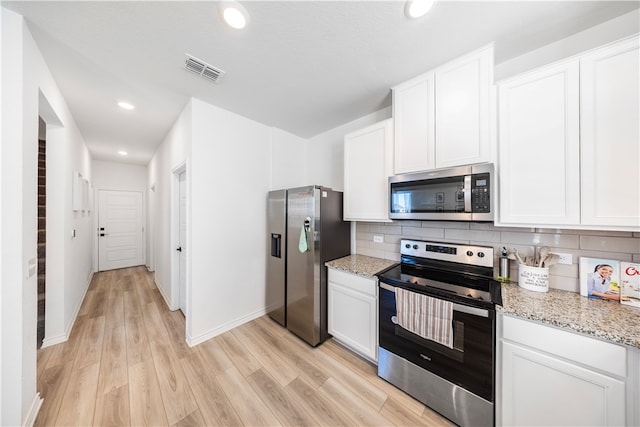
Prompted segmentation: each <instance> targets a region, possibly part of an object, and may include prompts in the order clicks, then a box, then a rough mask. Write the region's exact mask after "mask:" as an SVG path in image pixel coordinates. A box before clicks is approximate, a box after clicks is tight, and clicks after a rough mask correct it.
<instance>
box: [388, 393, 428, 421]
mask: <svg viewBox="0 0 640 427" xmlns="http://www.w3.org/2000/svg"><path fill="white" fill-rule="evenodd" d="M380 415H382V416H383V417H385V418H387V419H389V420H391V422H392V423H394V424H395V425H397V426H429V425H433V424H430V423H429V421H428V420H427V419H426V418H422V415H416V414H415V413H413V412H412V411H408V410H407V408H406V406H404V405H402V404H401V403H398V402H397V401H396V400H395V399H394V398H393V397H390V398H389V399H387V401H386V402H385V403H384V406H383V407H382V409H381V410H380ZM436 425H437V424H436Z"/></svg>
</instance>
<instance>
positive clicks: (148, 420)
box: [129, 359, 169, 426]
mask: <svg viewBox="0 0 640 427" xmlns="http://www.w3.org/2000/svg"><path fill="white" fill-rule="evenodd" d="M129 412H130V414H131V424H132V425H134V426H166V425H169V423H168V421H167V415H166V412H165V409H164V403H163V401H162V395H161V393H160V386H159V385H158V377H157V376H156V369H155V366H154V364H153V360H152V359H147V360H145V361H143V362H140V363H138V364H136V365H132V366H129Z"/></svg>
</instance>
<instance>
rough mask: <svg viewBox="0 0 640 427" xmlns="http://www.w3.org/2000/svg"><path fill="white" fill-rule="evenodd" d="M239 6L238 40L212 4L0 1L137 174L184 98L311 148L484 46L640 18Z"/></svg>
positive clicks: (110, 153) (617, 10) (72, 104)
mask: <svg viewBox="0 0 640 427" xmlns="http://www.w3.org/2000/svg"><path fill="white" fill-rule="evenodd" d="M242 3H243V5H244V6H245V8H246V9H247V10H248V12H249V14H250V16H251V22H250V26H249V27H247V28H246V29H244V30H240V31H238V30H232V29H231V28H229V27H227V26H226V25H224V24H223V23H222V22H221V19H220V17H219V15H218V10H217V2H213V1H195V2H185V1H177V2H167V1H157V2H156V1H140V2H138V1H124V2H115V1H78V2H73V1H60V2H57V1H42V2H36V1H2V5H3V6H5V7H7V8H9V9H12V10H14V11H16V12H18V13H20V14H22V15H24V16H25V18H26V20H27V23H28V25H29V28H30V30H31V32H32V34H33V36H34V38H35V40H36V42H37V44H38V46H39V47H40V49H41V51H42V53H43V55H44V57H45V60H46V62H47V64H48V65H49V68H50V69H51V72H52V73H53V76H54V78H55V80H56V82H57V83H58V85H59V87H60V90H61V91H62V93H63V95H64V97H65V99H66V100H67V103H68V105H69V108H70V109H71V112H72V114H73V116H74V117H75V119H76V122H77V124H78V126H79V128H80V131H81V132H82V134H83V136H84V137H85V140H86V142H87V145H88V146H89V150H90V151H91V153H92V156H93V157H94V158H96V159H104V160H115V161H128V162H133V163H140V164H146V163H147V162H148V161H149V160H150V159H151V157H152V155H153V153H154V151H155V149H156V147H157V145H158V144H159V143H160V142H161V140H162V138H163V137H164V136H165V135H166V133H167V131H168V130H169V129H170V127H171V125H172V124H173V122H174V121H175V119H176V118H177V116H178V114H179V113H180V111H181V110H182V108H183V107H184V105H185V103H186V102H187V100H188V99H189V98H190V97H196V98H199V99H202V100H204V101H206V102H209V103H211V104H213V105H216V106H219V107H221V108H224V109H226V110H229V111H233V112H235V113H237V114H240V115H243V116H245V117H248V118H251V119H253V120H256V121H258V122H261V123H263V124H266V125H269V126H275V127H278V128H280V129H283V130H285V131H288V132H290V133H293V134H296V135H298V136H300V137H303V138H309V137H312V136H314V135H317V134H318V133H321V132H323V131H325V130H328V129H331V128H333V127H336V126H338V125H341V124H344V123H346V122H349V121H351V120H353V119H356V118H358V117H361V116H363V115H366V114H368V113H371V112H374V111H377V110H379V109H380V108H382V107H385V106H387V105H389V104H390V101H391V99H390V91H389V88H390V87H391V86H393V85H395V84H397V83H400V82H402V81H404V80H407V79H409V78H411V77H413V76H415V75H417V74H420V73H422V72H424V71H427V70H428V69H430V68H433V67H434V66H436V65H438V64H440V63H443V62H446V61H448V60H450V59H452V58H455V57H456V56H459V55H461V54H463V53H466V52H468V51H471V50H473V49H476V48H478V47H480V46H482V45H484V44H487V43H489V42H493V41H495V43H496V53H495V56H496V63H500V62H502V61H504V60H507V59H509V58H512V57H515V56H518V55H520V54H522V53H524V52H527V51H529V50H532V49H534V48H537V47H540V46H543V45H545V44H548V43H550V42H552V41H555V40H557V39H560V38H563V37H566V36H569V35H571V34H574V33H576V32H579V31H581V30H583V29H586V28H588V27H591V26H593V25H596V24H598V23H601V22H604V21H606V20H609V19H612V18H614V17H616V16H619V15H622V14H624V13H626V12H628V11H630V10H633V9H637V8H638V5H639V3H638V2H637V1H621V2H615V1H573V2H564V1H535V2H519V1H497V2H485V1H471V2H462V1H447V2H440V3H436V5H435V7H434V8H433V9H432V11H431V12H430V14H429V15H427V16H426V17H424V18H421V19H418V20H408V19H407V18H405V16H404V14H403V9H404V2H403V1H400V0H397V1H359V2H356V1H335V2H330V1H278V2H276V1H243V2H242ZM185 53H189V54H191V55H193V56H195V57H198V58H200V59H202V60H204V61H206V62H208V63H210V64H212V65H214V66H216V67H218V68H221V69H223V70H224V71H226V75H225V76H224V78H223V79H222V80H221V81H220V82H219V83H211V82H209V81H207V80H205V79H202V78H200V77H198V76H196V75H194V74H192V73H190V72H188V71H186V70H185V69H184V68H183V64H184V55H185ZM119 100H127V101H129V102H131V103H133V104H134V105H136V107H137V108H136V109H135V110H133V111H126V110H122V109H120V108H119V107H117V106H116V101H119ZM117 150H126V151H128V152H129V156H128V157H127V158H126V159H125V158H122V157H119V156H118V155H117V154H116V151H117Z"/></svg>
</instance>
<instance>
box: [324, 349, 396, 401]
mask: <svg viewBox="0 0 640 427" xmlns="http://www.w3.org/2000/svg"><path fill="white" fill-rule="evenodd" d="M317 350H318V351H316V352H315V353H314V355H315V356H316V357H317V360H319V361H320V363H322V364H323V366H325V369H328V372H331V377H332V378H335V379H336V380H337V381H339V382H340V383H341V384H342V385H343V386H344V387H346V388H347V389H349V390H350V391H351V392H352V393H353V394H355V395H356V396H360V398H361V399H362V400H364V401H365V402H367V403H368V404H369V405H371V407H372V408H374V409H375V410H376V411H379V410H380V408H382V405H384V402H385V401H386V400H387V397H388V395H387V394H386V393H385V392H383V391H382V390H380V389H378V388H375V387H372V386H371V383H370V382H369V381H367V380H366V379H364V377H363V376H362V375H360V374H359V373H358V372H355V371H353V370H352V369H350V368H349V366H348V365H347V364H346V363H344V362H342V361H341V360H339V359H334V358H333V357H331V355H329V354H327V353H326V352H324V351H323V350H322V346H320V347H318V349H317Z"/></svg>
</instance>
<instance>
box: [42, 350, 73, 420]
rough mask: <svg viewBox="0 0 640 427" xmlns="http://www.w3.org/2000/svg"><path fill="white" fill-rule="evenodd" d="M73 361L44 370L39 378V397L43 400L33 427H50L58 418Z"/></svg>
mask: <svg viewBox="0 0 640 427" xmlns="http://www.w3.org/2000/svg"><path fill="white" fill-rule="evenodd" d="M72 367H73V361H70V362H69V363H60V364H57V365H54V366H51V367H49V368H47V369H45V370H44V372H43V373H42V377H41V378H39V381H38V384H39V389H38V390H39V391H40V397H42V398H43V399H44V400H43V402H42V406H41V407H40V411H39V412H38V416H37V418H36V421H35V424H34V426H36V427H40V426H49V425H52V424H53V423H54V422H55V420H56V418H57V417H58V412H60V407H61V406H62V402H63V401H62V399H63V398H64V392H65V390H66V388H67V384H68V382H69V377H70V376H71V371H72Z"/></svg>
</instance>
